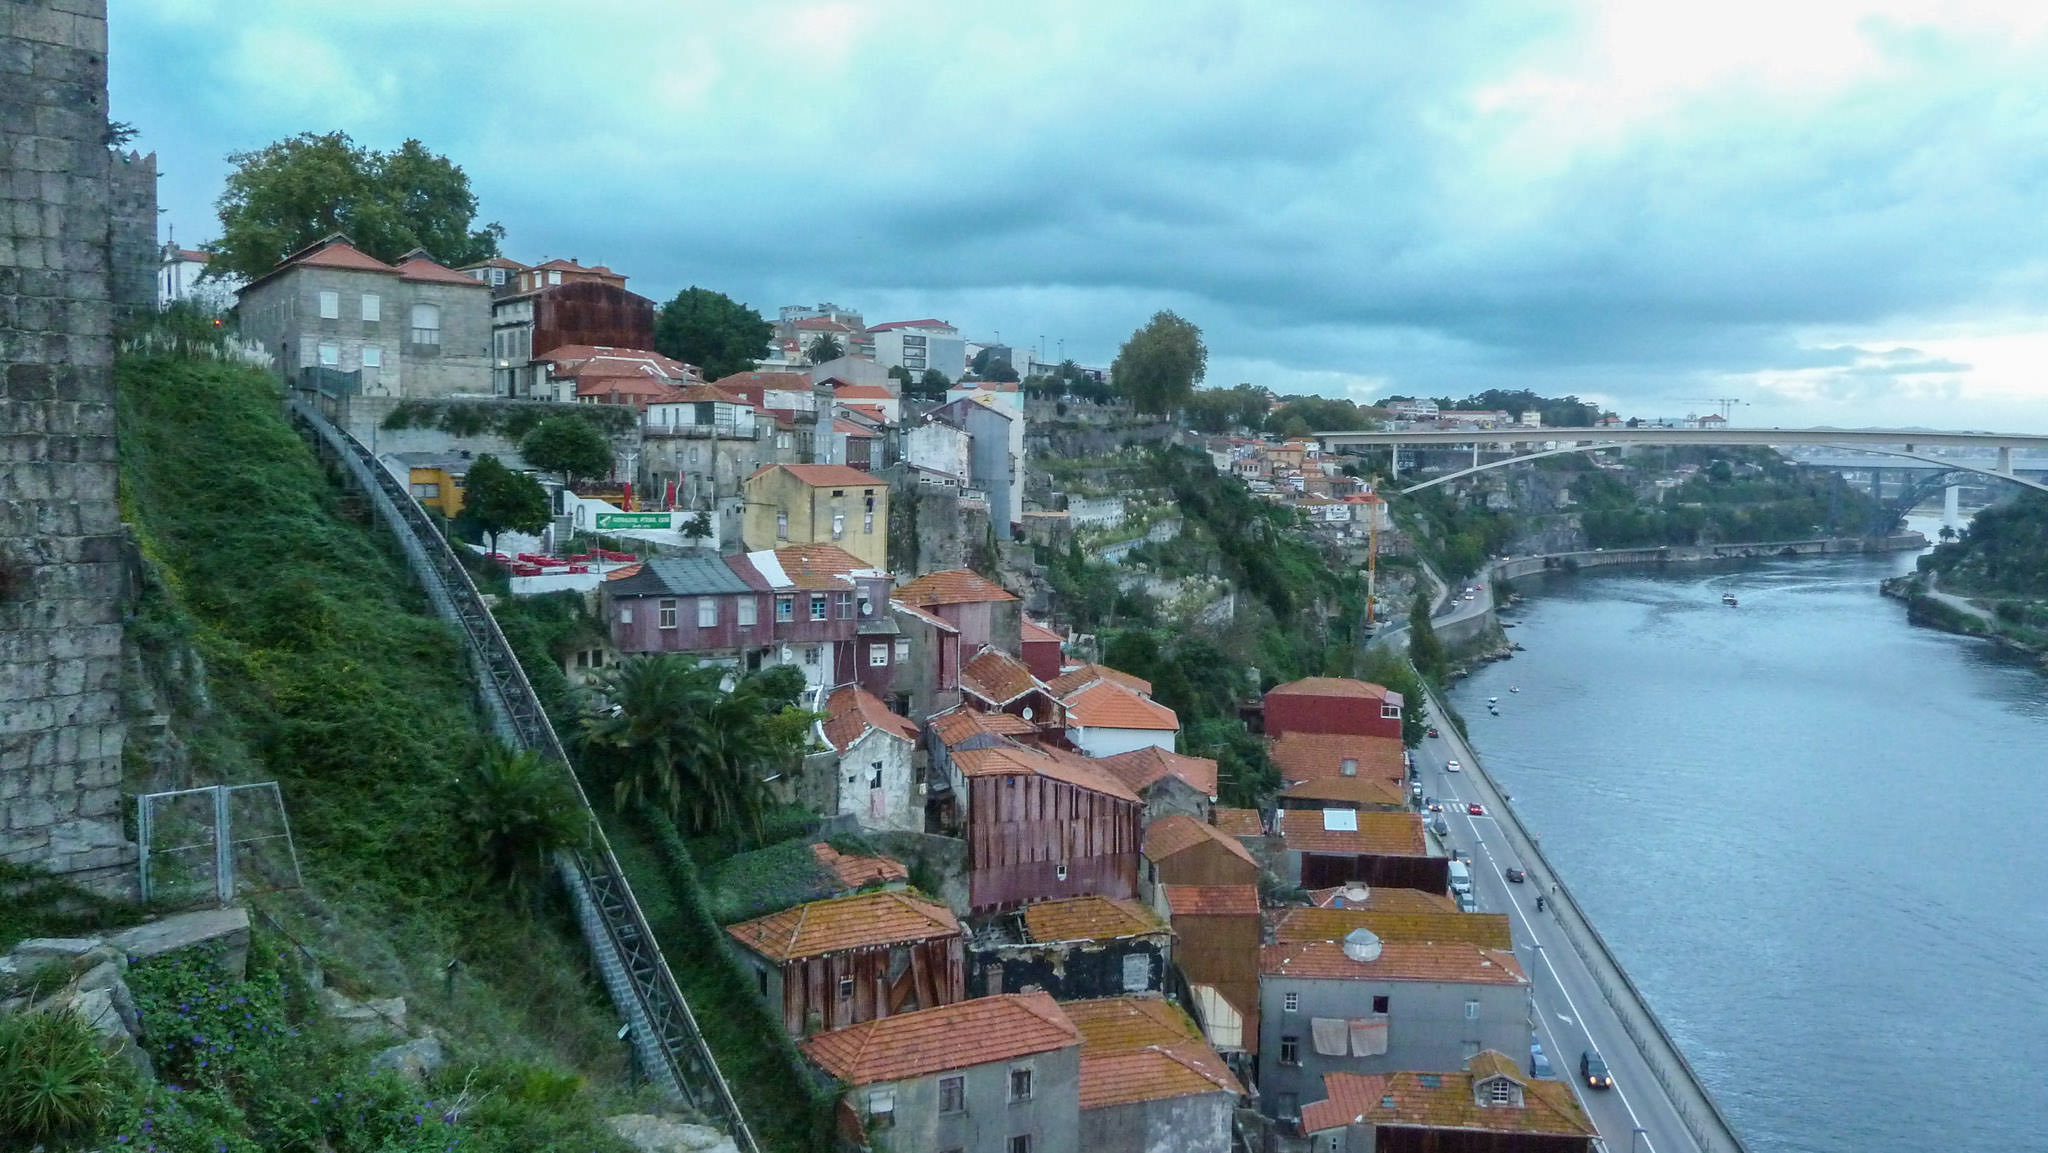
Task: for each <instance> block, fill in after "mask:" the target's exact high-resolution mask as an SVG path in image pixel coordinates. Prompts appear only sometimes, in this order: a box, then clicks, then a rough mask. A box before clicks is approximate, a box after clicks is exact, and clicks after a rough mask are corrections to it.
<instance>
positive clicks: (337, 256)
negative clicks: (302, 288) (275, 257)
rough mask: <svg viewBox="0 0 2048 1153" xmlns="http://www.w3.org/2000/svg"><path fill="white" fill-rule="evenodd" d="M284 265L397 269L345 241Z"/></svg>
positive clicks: (335, 241)
mask: <svg viewBox="0 0 2048 1153" xmlns="http://www.w3.org/2000/svg"><path fill="white" fill-rule="evenodd" d="M285 263H286V264H310V265H316V266H318V267H321V268H353V269H357V270H359V271H362V272H397V271H398V269H397V268H395V267H393V266H391V265H389V264H386V263H384V262H383V261H381V260H379V259H377V258H376V257H374V256H371V255H370V254H369V253H367V252H364V251H363V250H362V249H360V248H357V247H356V246H355V245H353V244H350V243H348V242H347V241H346V240H333V241H330V242H329V243H327V244H323V245H322V246H320V247H319V248H317V249H315V250H314V251H312V252H309V253H307V254H306V255H304V256H301V257H299V258H298V259H296V260H294V259H291V258H290V257H287V258H286V259H285ZM465 279H466V278H465Z"/></svg>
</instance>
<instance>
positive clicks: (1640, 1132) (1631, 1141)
mask: <svg viewBox="0 0 2048 1153" xmlns="http://www.w3.org/2000/svg"><path fill="white" fill-rule="evenodd" d="M1638 1137H1641V1138H1642V1139H1643V1147H1644V1148H1648V1147H1649V1145H1650V1135H1649V1133H1647V1132H1646V1131H1644V1129H1643V1127H1642V1126H1641V1125H1638V1126H1636V1131H1635V1132H1633V1133H1631V1134H1629V1137H1628V1153H1636V1138H1638Z"/></svg>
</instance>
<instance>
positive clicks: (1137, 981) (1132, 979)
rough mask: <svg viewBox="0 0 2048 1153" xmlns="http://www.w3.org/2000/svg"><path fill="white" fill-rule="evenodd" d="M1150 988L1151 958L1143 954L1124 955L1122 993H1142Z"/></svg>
mask: <svg viewBox="0 0 2048 1153" xmlns="http://www.w3.org/2000/svg"><path fill="white" fill-rule="evenodd" d="M1151 988H1152V958H1151V957H1150V956H1148V955H1147V954H1144V953H1127V954H1125V955H1124V992H1126V993H1143V992H1146V991H1147V990H1149V989H1151Z"/></svg>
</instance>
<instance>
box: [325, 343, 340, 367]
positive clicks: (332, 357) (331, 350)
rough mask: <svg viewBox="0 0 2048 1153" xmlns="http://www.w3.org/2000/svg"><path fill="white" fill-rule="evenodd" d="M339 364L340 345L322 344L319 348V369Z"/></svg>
mask: <svg viewBox="0 0 2048 1153" xmlns="http://www.w3.org/2000/svg"><path fill="white" fill-rule="evenodd" d="M340 363H341V346H340V345H338V344H323V345H321V346H320V365H321V367H322V368H333V367H334V366H335V365H337V364H340Z"/></svg>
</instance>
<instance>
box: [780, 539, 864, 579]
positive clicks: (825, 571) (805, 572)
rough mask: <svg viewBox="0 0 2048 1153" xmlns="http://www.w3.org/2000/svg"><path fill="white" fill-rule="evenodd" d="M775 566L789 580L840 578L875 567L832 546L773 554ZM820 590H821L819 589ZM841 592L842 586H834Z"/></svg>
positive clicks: (793, 547)
mask: <svg viewBox="0 0 2048 1153" xmlns="http://www.w3.org/2000/svg"><path fill="white" fill-rule="evenodd" d="M774 551H775V563H776V564H779V565H781V566H782V571H783V574H784V575H785V576H788V577H789V578H790V579H792V580H802V579H804V578H806V577H810V578H819V577H843V576H846V575H847V574H848V573H855V572H874V571H875V567H874V566H873V565H871V564H869V563H868V562H866V561H864V560H862V559H860V558H859V557H857V556H855V555H853V554H852V553H850V552H847V551H846V550H845V549H843V548H840V547H839V546H838V545H836V544H825V543H823V542H820V543H817V544H792V545H784V546H783V547H781V548H779V549H776V550H774ZM820 587H823V586H820ZM832 587H835V588H844V587H845V585H844V584H843V583H841V584H838V585H834V586H832Z"/></svg>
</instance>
